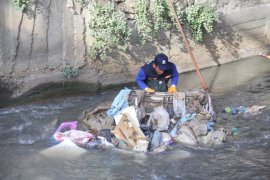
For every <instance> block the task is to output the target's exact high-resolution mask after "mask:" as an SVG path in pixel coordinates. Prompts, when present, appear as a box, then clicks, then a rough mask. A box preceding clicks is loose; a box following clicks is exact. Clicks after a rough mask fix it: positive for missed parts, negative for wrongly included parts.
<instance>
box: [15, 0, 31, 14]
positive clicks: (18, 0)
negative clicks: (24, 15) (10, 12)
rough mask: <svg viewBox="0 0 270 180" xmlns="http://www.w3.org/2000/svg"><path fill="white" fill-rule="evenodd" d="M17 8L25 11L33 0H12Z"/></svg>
mask: <svg viewBox="0 0 270 180" xmlns="http://www.w3.org/2000/svg"><path fill="white" fill-rule="evenodd" d="M11 2H12V4H13V6H15V8H16V9H18V10H20V11H22V12H25V11H26V10H27V9H28V8H29V6H30V5H31V4H32V0H11Z"/></svg>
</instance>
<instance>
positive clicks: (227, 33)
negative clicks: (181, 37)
mask: <svg viewBox="0 0 270 180" xmlns="http://www.w3.org/2000/svg"><path fill="white" fill-rule="evenodd" d="M219 21H220V23H217V24H215V25H214V27H213V29H214V31H213V32H212V33H211V34H209V35H207V36H205V37H206V38H205V39H204V40H203V44H204V45H205V47H206V48H207V49H208V51H209V52H210V54H211V56H212V57H213V59H214V61H215V62H216V64H217V65H220V62H219V59H220V51H223V50H224V48H226V50H228V51H229V52H230V53H231V55H232V56H233V57H235V58H239V54H238V50H239V43H240V42H241V41H242V36H240V35H238V34H237V33H236V32H235V31H234V30H233V29H232V28H231V27H230V26H229V25H228V24H227V23H226V21H225V18H224V15H223V14H220V15H219ZM218 41H220V42H221V44H222V47H221V49H219V47H218V46H217V44H218V43H219V42H218Z"/></svg>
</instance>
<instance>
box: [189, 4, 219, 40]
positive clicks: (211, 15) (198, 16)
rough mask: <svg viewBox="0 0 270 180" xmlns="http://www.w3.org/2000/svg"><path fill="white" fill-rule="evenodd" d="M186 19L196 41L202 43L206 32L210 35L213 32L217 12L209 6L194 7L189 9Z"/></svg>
mask: <svg viewBox="0 0 270 180" xmlns="http://www.w3.org/2000/svg"><path fill="white" fill-rule="evenodd" d="M186 18H187V22H188V25H189V26H190V28H191V30H192V35H193V38H194V39H195V40H196V41H202V39H203V31H204V30H205V31H206V32H208V33H210V32H212V31H213V23H214V20H215V12H214V10H213V9H212V8H211V7H209V6H201V5H193V6H190V7H188V8H187V9H186Z"/></svg>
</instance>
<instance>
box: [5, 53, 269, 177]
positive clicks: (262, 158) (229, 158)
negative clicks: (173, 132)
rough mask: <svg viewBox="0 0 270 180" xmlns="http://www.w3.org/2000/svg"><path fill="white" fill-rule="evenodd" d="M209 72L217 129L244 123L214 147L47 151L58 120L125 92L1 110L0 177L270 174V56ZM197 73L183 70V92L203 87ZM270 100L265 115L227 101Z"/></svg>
mask: <svg viewBox="0 0 270 180" xmlns="http://www.w3.org/2000/svg"><path fill="white" fill-rule="evenodd" d="M202 74H203V76H204V78H205V80H206V82H207V84H208V86H209V89H210V91H211V93H212V95H211V97H212V100H213V105H214V108H215V111H216V113H217V117H218V118H217V123H216V126H221V127H225V128H227V129H230V128H237V130H238V131H237V132H236V133H235V134H234V135H233V136H229V137H228V139H227V141H226V143H224V144H222V145H219V146H216V147H212V148H202V147H195V148H190V147H184V146H181V145H172V146H171V147H170V149H169V150H167V151H165V152H162V153H159V154H151V153H146V154H145V153H134V152H127V151H122V150H118V149H88V150H87V151H86V152H85V153H83V154H82V155H80V156H76V157H74V156H73V157H70V156H68V155H65V154H55V156H54V157H53V158H52V157H48V156H44V155H43V154H41V152H42V151H44V150H46V149H48V148H50V147H51V146H50V144H49V143H48V141H49V138H50V136H51V135H52V133H53V130H54V129H53V128H50V123H51V122H52V120H53V119H55V118H57V119H59V121H62V122H63V121H73V120H76V119H77V117H78V116H79V114H80V113H81V112H82V111H83V110H84V109H87V108H93V107H95V106H97V105H98V104H100V103H102V102H105V101H112V100H113V99H114V97H115V96H116V95H117V93H118V91H110V92H104V93H101V94H98V95H95V96H91V97H69V98H65V99H54V100H48V101H46V102H43V103H41V102H39V103H33V104H27V105H20V106H15V107H9V108H4V109H0V152H1V157H0V179H4V180H5V179H12V180H13V179H21V180H30V179H31V180H32V179H37V180H54V179H207V180H208V179H260V180H261V179H270V60H267V59H264V58H262V57H251V58H247V59H243V60H241V61H238V62H234V63H230V64H226V65H222V66H219V67H214V68H209V69H205V70H203V71H202ZM199 87H200V82H199V80H198V78H197V76H196V73H195V72H191V73H185V74H181V78H180V85H179V87H178V89H179V90H181V91H184V90H188V89H194V88H199ZM240 105H242V106H246V107H249V106H252V105H264V106H266V108H265V109H263V110H262V111H261V113H259V114H255V115H248V114H239V115H235V116H233V115H229V114H226V113H224V112H223V109H224V108H225V107H226V106H240Z"/></svg>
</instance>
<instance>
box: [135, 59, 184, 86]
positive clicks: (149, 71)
mask: <svg viewBox="0 0 270 180" xmlns="http://www.w3.org/2000/svg"><path fill="white" fill-rule="evenodd" d="M170 66H171V68H170V69H168V70H166V71H164V73H163V74H162V75H158V74H157V73H156V71H155V69H154V68H153V62H151V63H149V64H145V65H144V66H142V67H141V68H140V70H139V72H138V74H137V76H136V82H137V84H138V86H139V87H140V88H141V89H145V88H146V87H147V85H146V81H147V80H150V79H164V78H165V77H168V76H170V78H171V85H177V84H178V79H179V74H178V71H177V69H176V66H175V64H173V63H170Z"/></svg>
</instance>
